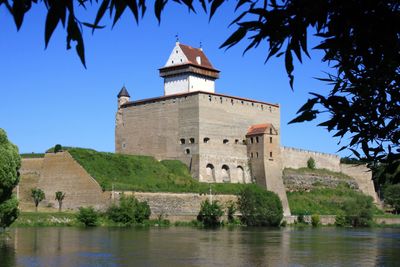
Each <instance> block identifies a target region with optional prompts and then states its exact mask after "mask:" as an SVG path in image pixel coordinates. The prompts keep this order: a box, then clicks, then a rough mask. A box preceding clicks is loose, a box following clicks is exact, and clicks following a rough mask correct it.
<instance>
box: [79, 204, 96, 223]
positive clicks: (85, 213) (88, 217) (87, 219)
mask: <svg viewBox="0 0 400 267" xmlns="http://www.w3.org/2000/svg"><path fill="white" fill-rule="evenodd" d="M76 219H77V220H78V221H79V222H81V223H83V224H84V225H85V226H96V225H97V222H98V219H99V214H98V213H97V212H96V211H95V210H94V208H93V207H87V208H84V207H80V208H79V212H78V214H77V215H76Z"/></svg>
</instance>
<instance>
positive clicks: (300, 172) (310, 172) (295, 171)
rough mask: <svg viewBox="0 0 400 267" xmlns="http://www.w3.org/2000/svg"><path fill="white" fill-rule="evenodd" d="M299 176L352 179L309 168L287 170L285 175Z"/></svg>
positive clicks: (339, 174)
mask: <svg viewBox="0 0 400 267" xmlns="http://www.w3.org/2000/svg"><path fill="white" fill-rule="evenodd" d="M289 174H297V175H315V176H330V177H334V178H338V179H344V180H350V179H353V178H352V177H350V176H348V175H347V174H344V173H342V172H334V171H330V170H327V169H309V168H299V169H292V168H285V169H284V170H283V175H289Z"/></svg>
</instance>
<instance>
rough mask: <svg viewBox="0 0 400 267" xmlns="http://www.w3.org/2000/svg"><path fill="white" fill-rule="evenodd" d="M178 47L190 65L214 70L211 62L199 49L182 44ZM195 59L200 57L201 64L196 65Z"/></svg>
mask: <svg viewBox="0 0 400 267" xmlns="http://www.w3.org/2000/svg"><path fill="white" fill-rule="evenodd" d="M179 47H180V48H181V49H182V52H183V53H184V54H185V56H186V57H187V59H188V60H189V63H190V64H193V65H196V66H203V67H206V68H210V69H214V67H213V66H212V65H211V62H210V61H209V60H208V58H207V57H206V55H205V54H204V53H203V50H201V49H200V48H194V47H191V46H188V45H184V44H179ZM196 57H200V59H201V64H198V63H197V60H196Z"/></svg>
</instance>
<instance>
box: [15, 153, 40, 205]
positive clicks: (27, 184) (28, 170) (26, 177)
mask: <svg viewBox="0 0 400 267" xmlns="http://www.w3.org/2000/svg"><path fill="white" fill-rule="evenodd" d="M43 160H44V159H43V158H31V159H30V158H27V159H24V158H23V159H22V161H21V168H20V170H19V172H20V174H21V176H20V181H19V184H18V189H17V192H18V196H17V197H18V200H19V207H20V208H21V209H23V210H27V209H30V210H32V209H34V208H35V205H34V204H33V201H32V197H31V190H32V188H35V187H38V183H39V178H40V173H41V171H42V166H43Z"/></svg>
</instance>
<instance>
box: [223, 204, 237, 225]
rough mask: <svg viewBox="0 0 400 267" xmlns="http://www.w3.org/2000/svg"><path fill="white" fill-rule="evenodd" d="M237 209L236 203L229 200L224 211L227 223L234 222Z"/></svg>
mask: <svg viewBox="0 0 400 267" xmlns="http://www.w3.org/2000/svg"><path fill="white" fill-rule="evenodd" d="M236 210H237V207H236V204H235V202H233V201H229V202H228V203H227V205H226V211H227V212H226V213H227V217H228V222H229V223H234V222H235V217H234V215H235V212H236Z"/></svg>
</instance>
